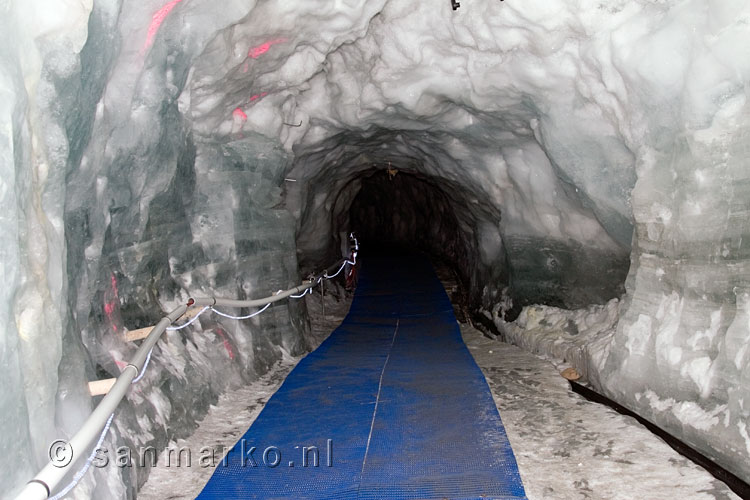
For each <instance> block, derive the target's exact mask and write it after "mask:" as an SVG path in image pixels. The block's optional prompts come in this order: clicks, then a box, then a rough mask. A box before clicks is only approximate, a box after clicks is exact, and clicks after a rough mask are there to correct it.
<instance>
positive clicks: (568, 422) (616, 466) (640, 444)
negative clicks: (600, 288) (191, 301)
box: [138, 290, 738, 500]
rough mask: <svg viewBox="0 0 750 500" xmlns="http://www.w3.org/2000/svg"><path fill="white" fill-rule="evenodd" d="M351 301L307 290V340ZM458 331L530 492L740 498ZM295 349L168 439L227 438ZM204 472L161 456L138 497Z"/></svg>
mask: <svg viewBox="0 0 750 500" xmlns="http://www.w3.org/2000/svg"><path fill="white" fill-rule="evenodd" d="M349 304H350V297H346V296H345V295H344V294H343V292H341V291H340V290H337V291H336V292H334V294H331V293H330V292H329V293H328V294H327V296H326V300H325V309H326V315H325V317H323V314H322V313H323V310H322V306H323V303H322V302H321V300H320V295H318V294H315V295H312V296H308V297H306V305H307V308H308V310H309V312H310V318H311V326H312V329H311V330H312V335H311V336H310V338H309V341H310V343H311V346H313V347H317V345H319V344H320V343H321V342H322V341H323V340H325V338H326V337H327V336H328V334H330V332H331V331H333V329H335V328H336V326H337V325H338V324H339V323H340V322H341V320H342V319H343V318H344V316H345V315H346V312H347V310H348V307H349ZM610 307H612V306H610ZM604 309H605V310H606V309H607V308H606V307H604ZM462 332H463V336H464V341H465V342H466V344H467V345H468V347H469V349H470V351H471V353H472V354H473V355H474V358H475V359H476V361H477V363H478V364H479V366H480V367H481V369H482V371H483V372H484V374H485V377H486V378H487V381H488V383H489V385H490V388H491V389H492V394H493V397H494V398H495V402H496V404H497V406H498V409H499V411H500V414H501V416H502V418H503V422H504V424H505V427H506V431H507V433H508V437H509V439H510V441H511V444H512V446H513V450H514V452H515V454H516V459H517V461H518V465H519V470H520V472H521V476H522V478H523V482H524V486H525V487H526V491H527V494H528V497H529V499H531V500H534V499H552V498H553V499H571V500H572V499H586V498H593V499H601V500H606V499H634V498H648V499H655V500H656V499H665V500H667V499H668V500H672V499H674V498H684V499H696V500H711V499H734V498H738V497H737V496H736V495H734V494H733V493H732V492H731V491H730V490H729V489H728V488H727V487H726V485H724V484H723V483H721V482H719V481H717V480H715V479H714V478H713V477H712V476H711V475H710V474H709V473H708V472H706V471H704V470H703V469H701V468H700V467H698V466H696V465H694V464H693V463H692V462H690V461H688V460H687V459H685V458H683V457H682V456H680V455H679V454H677V452H675V451H674V450H672V448H670V447H669V446H668V445H667V444H666V443H664V442H663V441H661V440H660V439H659V438H658V437H656V436H654V435H653V434H651V433H650V432H649V431H648V430H646V429H645V428H644V427H643V426H641V425H640V424H639V423H637V422H636V421H635V420H634V419H632V418H629V417H624V416H622V415H620V414H618V413H616V412H614V411H613V410H611V409H609V408H607V407H604V406H601V405H598V404H595V403H591V402H589V401H587V400H585V399H583V398H582V397H580V396H578V395H577V394H575V393H573V392H572V391H571V390H570V388H569V385H568V383H567V381H565V380H564V379H563V378H562V377H561V376H560V375H559V373H558V367H556V366H555V365H553V364H552V363H551V362H550V361H549V360H546V359H543V358H540V357H538V356H535V355H533V354H531V353H530V352H527V351H525V350H523V349H520V348H518V347H516V346H512V345H510V344H506V343H503V342H500V341H497V340H492V339H489V338H487V337H485V336H483V335H482V334H481V333H480V332H479V331H478V330H476V329H474V328H472V327H471V326H469V325H462ZM300 359H302V357H286V358H284V359H283V360H282V361H281V362H279V363H278V364H276V365H275V366H274V367H273V369H272V370H271V371H269V372H268V373H267V374H266V375H265V376H263V377H261V378H260V379H259V380H257V381H256V382H254V383H252V384H250V385H248V386H246V387H243V388H240V389H237V390H234V391H230V392H227V393H226V394H224V395H223V396H222V397H221V398H220V399H219V403H218V404H217V405H216V406H213V407H212V408H211V410H210V411H209V414H208V415H207V416H206V418H205V419H204V420H203V422H201V424H200V426H199V427H198V430H197V431H196V432H195V433H194V434H193V435H192V436H191V437H190V438H188V439H186V440H180V441H178V442H174V443H171V444H170V448H172V449H174V450H179V449H180V448H183V447H185V448H189V449H191V450H200V449H201V448H203V447H205V446H210V447H212V448H213V449H214V450H217V452H218V453H219V454H221V450H223V449H229V448H231V447H232V446H233V445H234V443H235V442H237V440H238V439H239V438H240V437H241V436H242V435H243V434H244V433H245V431H246V430H247V428H248V427H249V426H250V425H251V424H252V423H253V422H254V421H255V418H256V417H257V416H258V414H259V413H260V412H261V410H262V409H263V407H264V406H265V403H266V402H267V401H268V399H269V398H270V397H271V396H272V395H273V393H274V392H276V390H277V389H278V388H279V387H280V386H281V384H282V382H283V381H284V379H285V378H286V376H287V374H288V373H289V372H290V371H291V370H292V369H293V368H294V367H295V366H296V364H297V363H298V362H299V360H300ZM212 473H213V468H211V467H200V466H199V465H198V464H197V461H196V460H195V458H194V459H193V466H192V467H185V466H181V467H175V466H174V464H173V465H172V466H171V467H167V466H166V463H165V457H164V456H161V457H160V458H159V462H158V464H157V467H156V468H155V469H154V470H153V471H152V472H151V475H150V476H149V479H148V481H147V482H146V484H145V485H144V486H143V488H142V489H141V491H140V492H139V494H138V498H139V499H140V500H164V499H169V500H181V499H192V498H194V497H195V496H196V495H197V494H198V493H200V491H201V490H202V488H203V486H204V485H205V484H206V482H207V481H208V480H209V478H210V477H211V474H212Z"/></svg>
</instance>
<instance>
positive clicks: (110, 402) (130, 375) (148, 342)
mask: <svg viewBox="0 0 750 500" xmlns="http://www.w3.org/2000/svg"><path fill="white" fill-rule="evenodd" d="M347 263H349V264H352V265H354V264H356V252H355V253H354V262H352V261H349V260H348V259H341V260H339V261H338V262H337V263H336V264H334V265H333V266H331V267H329V268H328V269H333V268H336V267H338V266H341V267H340V268H339V271H340V270H341V269H343V267H344V266H345V265H346V264H347ZM328 269H327V270H325V271H324V272H323V273H320V274H318V275H316V276H314V277H312V278H310V279H309V280H306V282H304V283H302V284H300V285H297V286H296V287H294V288H290V289H288V290H283V291H279V292H277V293H275V294H273V295H269V296H268V297H264V298H262V299H251V300H236V299H224V298H216V297H208V298H190V299H189V300H188V302H187V304H184V305H181V306H179V307H177V308H176V309H174V310H173V311H172V312H170V313H169V314H167V315H166V316H164V317H163V318H162V319H161V320H160V321H159V322H158V323H157V324H156V325H154V327H153V328H152V329H151V332H150V333H149V334H148V336H147V337H146V339H145V340H144V341H143V343H142V344H141V345H140V347H139V348H138V350H137V351H136V353H135V355H133V359H132V360H131V361H130V363H128V364H127V365H126V366H125V368H124V369H123V370H122V372H121V373H120V376H119V377H117V380H116V381H115V383H114V385H113V386H112V388H111V389H110V390H109V392H108V393H107V394H106V395H105V396H104V398H103V399H102V400H101V401H100V402H99V404H98V405H97V406H96V408H95V409H94V411H93V412H92V413H91V415H89V417H88V418H87V419H86V421H85V422H84V423H83V425H82V426H81V428H80V429H79V430H78V432H76V433H75V435H74V436H73V437H72V438H71V439H70V441H68V443H67V445H66V446H65V448H64V450H65V453H70V460H69V461H67V463H65V464H60V463H57V462H56V461H53V460H52V459H50V461H49V462H48V463H47V465H46V466H45V467H44V468H43V469H42V470H41V471H40V472H39V473H38V474H37V475H36V476H34V479H32V480H31V481H29V482H28V483H27V484H26V486H25V487H24V489H23V490H21V492H20V493H19V494H18V495H17V496H16V500H46V499H48V498H49V497H50V496H51V495H52V492H53V491H54V490H55V489H56V488H57V486H58V485H59V484H60V482H61V481H62V480H63V478H65V476H66V475H67V474H68V473H69V472H70V471H71V470H73V467H74V466H75V465H76V464H78V462H79V461H80V459H81V458H82V457H83V456H85V453H84V452H83V450H89V449H90V448H91V446H92V444H94V442H95V440H96V438H97V437H99V435H100V434H101V433H102V430H103V429H104V428H105V426H106V425H107V424H108V421H110V417H111V416H112V415H113V413H114V411H115V409H116V408H117V406H118V405H119V404H120V402H121V401H122V400H123V398H124V397H125V394H127V392H128V389H129V388H130V386H131V385H132V383H133V381H134V380H135V379H137V377H139V376H140V375H141V374H142V373H141V372H142V370H143V369H144V365H145V364H146V362H147V358H148V357H149V353H150V352H151V349H153V347H154V346H155V345H156V343H157V342H158V341H159V339H160V338H161V336H162V334H163V333H164V332H165V331H166V330H167V327H169V325H171V324H172V323H174V322H175V321H177V320H178V319H179V318H180V317H182V316H183V315H184V314H185V312H186V311H187V310H188V308H189V307H193V306H198V307H200V306H204V307H209V308H211V307H213V306H223V307H257V306H263V305H267V304H272V303H274V302H278V301H280V300H283V299H285V298H287V297H290V296H292V295H295V294H298V293H300V292H305V291H307V290H308V289H310V288H313V287H314V286H316V285H317V284H319V283H320V282H321V281H322V280H323V279H329V278H332V277H333V276H336V275H333V276H328ZM336 274H338V273H336ZM79 450H80V451H79ZM66 456H67V455H66Z"/></svg>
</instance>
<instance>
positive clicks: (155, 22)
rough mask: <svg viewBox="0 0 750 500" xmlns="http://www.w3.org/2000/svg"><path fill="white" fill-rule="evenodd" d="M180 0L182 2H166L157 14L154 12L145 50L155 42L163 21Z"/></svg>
mask: <svg viewBox="0 0 750 500" xmlns="http://www.w3.org/2000/svg"><path fill="white" fill-rule="evenodd" d="M180 2H182V0H172V1H171V2H169V3H168V4H166V5H165V6H164V7H162V8H161V9H159V10H158V11H156V14H154V15H153V16H152V17H151V24H150V25H149V26H148V35H147V36H146V43H144V44H143V50H144V51H145V50H147V49H148V48H149V47H151V45H153V44H154V39H155V38H156V33H158V32H159V28H160V27H161V25H162V23H163V22H164V20H165V19H166V18H167V16H168V15H169V13H170V12H172V9H174V8H175V7H176V6H177V4H178V3H180Z"/></svg>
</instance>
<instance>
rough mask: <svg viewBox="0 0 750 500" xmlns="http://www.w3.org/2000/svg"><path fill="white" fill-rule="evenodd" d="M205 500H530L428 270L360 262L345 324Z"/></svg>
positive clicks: (217, 476) (286, 388)
mask: <svg viewBox="0 0 750 500" xmlns="http://www.w3.org/2000/svg"><path fill="white" fill-rule="evenodd" d="M243 456H244V460H243ZM305 459H306V461H307V463H304V460H305ZM316 460H317V464H316V463H315V462H316ZM198 498H200V499H203V500H207V499H223V500H224V499H240V498H241V499H249V498H263V499H295V500H296V499H362V500H365V499H394V500H397V499H441V500H442V499H480V498H481V499H521V498H526V496H525V493H524V489H523V485H522V483H521V479H520V476H519V473H518V468H517V465H516V461H515V457H514V456H513V451H512V450H511V447H510V443H509V442H508V438H507V436H506V435H505V430H504V428H503V425H502V422H501V420H500V415H499V414H498V412H497V409H496V407H495V404H494V401H493V399H492V394H491V393H490V389H489V387H488V386H487V382H486V381H485V379H484V376H483V375H482V372H481V371H480V369H479V367H478V366H477V365H476V363H475V362H474V359H473V357H472V356H471V354H470V353H469V351H468V349H467V348H466V346H465V344H464V343H463V340H462V339H461V332H460V330H459V328H458V324H457V322H456V319H455V317H454V315H453V310H452V307H451V303H450V301H449V299H448V297H447V295H446V294H445V291H444V289H443V287H442V285H441V283H440V282H439V280H438V279H437V277H436V276H435V273H434V271H433V269H432V267H431V265H430V264H429V263H428V262H427V261H426V260H424V258H422V257H420V256H416V255H410V256H399V257H398V258H395V257H394V258H382V257H376V256H370V257H367V258H366V259H365V260H363V265H362V271H361V273H360V279H359V284H358V286H357V291H356V294H355V297H354V301H353V303H352V306H351V309H350V311H349V314H348V315H347V317H346V319H345V320H344V322H343V323H342V324H341V326H340V327H339V328H338V329H336V330H335V331H334V332H333V333H332V334H331V336H330V337H329V338H328V339H327V340H326V341H325V342H323V344H321V346H320V347H319V348H318V349H317V350H315V351H314V352H312V353H310V354H309V355H308V356H307V357H305V358H304V359H302V360H301V361H300V363H299V364H298V365H297V366H296V367H295V369H294V370H292V372H291V373H290V374H289V376H288V377H287V379H286V380H285V381H284V383H283V385H282V386H281V387H280V388H279V390H278V391H277V392H276V394H274V395H273V397H271V398H270V399H269V401H268V403H267V404H266V406H265V408H264V409H263V411H262V412H261V413H260V415H259V416H258V418H257V419H256V421H255V422H254V423H253V425H252V426H251V427H250V429H249V430H248V431H247V433H246V434H245V435H244V436H243V437H242V438H241V439H240V441H239V442H238V443H237V444H236V445H235V447H234V448H232V450H231V451H230V452H229V453H228V454H227V456H226V458H225V460H224V462H223V463H222V464H219V465H218V466H217V468H216V470H215V471H214V474H213V476H212V478H211V480H210V481H209V482H208V484H207V485H206V486H205V488H204V489H203V491H202V492H201V494H200V495H199V497H198Z"/></svg>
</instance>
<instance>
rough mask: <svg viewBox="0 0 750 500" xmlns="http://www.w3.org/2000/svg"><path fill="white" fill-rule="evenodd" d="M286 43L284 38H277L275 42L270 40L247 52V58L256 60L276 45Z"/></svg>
mask: <svg viewBox="0 0 750 500" xmlns="http://www.w3.org/2000/svg"><path fill="white" fill-rule="evenodd" d="M286 41H287V39H286V38H278V39H276V40H270V41H268V42H266V43H264V44H262V45H258V46H257V47H253V48H251V49H250V50H249V51H248V52H247V56H248V57H252V58H253V59H257V58H259V57H260V56H262V55H263V54H265V53H266V52H268V51H269V50H270V49H271V47H273V46H274V45H276V44H278V43H284V42H286Z"/></svg>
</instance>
